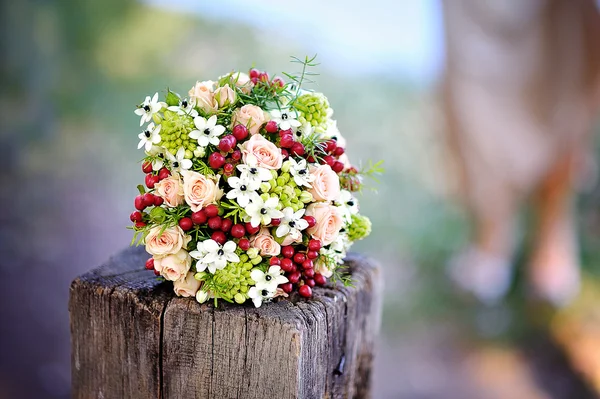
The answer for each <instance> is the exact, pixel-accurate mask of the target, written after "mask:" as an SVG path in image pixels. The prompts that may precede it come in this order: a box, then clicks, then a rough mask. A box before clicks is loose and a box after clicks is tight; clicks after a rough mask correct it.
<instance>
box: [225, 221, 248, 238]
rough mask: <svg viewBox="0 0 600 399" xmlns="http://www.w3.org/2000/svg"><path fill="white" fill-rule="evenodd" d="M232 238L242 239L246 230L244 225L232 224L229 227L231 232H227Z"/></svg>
mask: <svg viewBox="0 0 600 399" xmlns="http://www.w3.org/2000/svg"><path fill="white" fill-rule="evenodd" d="M229 234H231V236H232V237H233V238H242V237H243V236H244V235H245V234H246V229H245V228H244V225H243V224H241V223H238V224H234V225H233V226H231V231H230V232H229Z"/></svg>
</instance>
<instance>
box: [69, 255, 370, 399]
mask: <svg viewBox="0 0 600 399" xmlns="http://www.w3.org/2000/svg"><path fill="white" fill-rule="evenodd" d="M146 258H147V255H146V254H145V252H144V250H143V248H133V249H127V250H125V251H123V252H121V253H120V254H118V255H117V256H115V257H113V258H111V259H110V260H109V261H108V262H107V263H106V264H105V265H103V266H102V267H100V268H98V269H95V270H93V271H91V272H89V273H87V274H85V275H83V276H80V277H79V278H77V279H76V280H75V281H73V283H72V285H71V299H70V304H69V309H70V312H71V335H72V377H73V387H72V388H73V390H72V394H73V397H74V398H107V399H108V398H215V399H216V398H219V399H220V398H244V399H246V398H248V399H251V398H261V399H264V398H265V397H269V398H271V397H273V398H369V397H370V380H371V378H370V373H371V366H372V360H373V350H374V342H375V338H376V336H377V332H378V328H379V322H380V320H379V319H380V308H381V303H380V301H381V297H380V286H379V285H380V278H379V268H378V267H377V265H375V264H374V263H373V262H372V261H371V260H369V259H367V258H364V257H361V256H359V255H355V254H351V255H350V256H349V257H348V258H347V260H346V263H347V265H348V266H349V267H350V269H351V271H352V279H353V287H340V286H338V287H335V288H334V287H327V288H316V289H314V291H313V292H314V297H313V299H312V300H310V301H305V300H302V299H299V298H298V297H297V296H293V297H291V298H289V299H281V300H278V301H276V302H274V303H270V304H266V305H263V306H262V307H260V308H258V309H256V308H254V307H252V306H251V304H250V305H248V306H239V305H230V304H227V303H223V304H220V305H219V307H218V308H214V306H213V305H212V304H204V305H199V304H198V303H197V302H195V301H194V300H193V299H190V298H178V297H175V296H174V294H173V293H172V287H171V285H170V283H159V282H157V281H156V279H155V277H154V275H153V274H152V273H151V272H148V271H146V270H144V269H143V265H144V261H145V259H146Z"/></svg>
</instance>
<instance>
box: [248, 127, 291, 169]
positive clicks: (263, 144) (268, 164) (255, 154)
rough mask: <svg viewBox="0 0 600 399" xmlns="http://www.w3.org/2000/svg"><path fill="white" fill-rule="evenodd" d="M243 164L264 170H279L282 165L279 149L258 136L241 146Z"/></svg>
mask: <svg viewBox="0 0 600 399" xmlns="http://www.w3.org/2000/svg"><path fill="white" fill-rule="evenodd" d="M241 148H242V158H243V160H244V163H246V164H249V165H256V166H259V167H262V168H265V169H275V170H277V169H280V168H281V164H282V163H283V155H281V149H279V148H278V147H277V146H276V145H275V144H273V143H271V142H270V141H269V140H267V139H266V138H264V137H263V136H262V135H260V134H256V135H254V136H252V137H250V140H248V141H246V142H245V143H244V144H242V146H241Z"/></svg>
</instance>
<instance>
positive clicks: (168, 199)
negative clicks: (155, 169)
mask: <svg viewBox="0 0 600 399" xmlns="http://www.w3.org/2000/svg"><path fill="white" fill-rule="evenodd" d="M154 189H155V190H156V191H155V193H154V194H157V195H158V196H160V197H161V198H162V199H163V200H164V201H165V204H167V206H170V207H171V208H174V207H176V206H179V205H181V204H183V201H184V200H183V183H182V182H181V178H180V176H179V175H172V176H169V177H167V178H166V179H163V180H161V181H160V182H158V183H156V184H155V185H154Z"/></svg>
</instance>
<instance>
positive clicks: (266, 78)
mask: <svg viewBox="0 0 600 399" xmlns="http://www.w3.org/2000/svg"><path fill="white" fill-rule="evenodd" d="M258 80H260V81H261V82H268V81H269V80H270V79H269V74H268V73H266V72H261V73H260V74H259V75H258Z"/></svg>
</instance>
